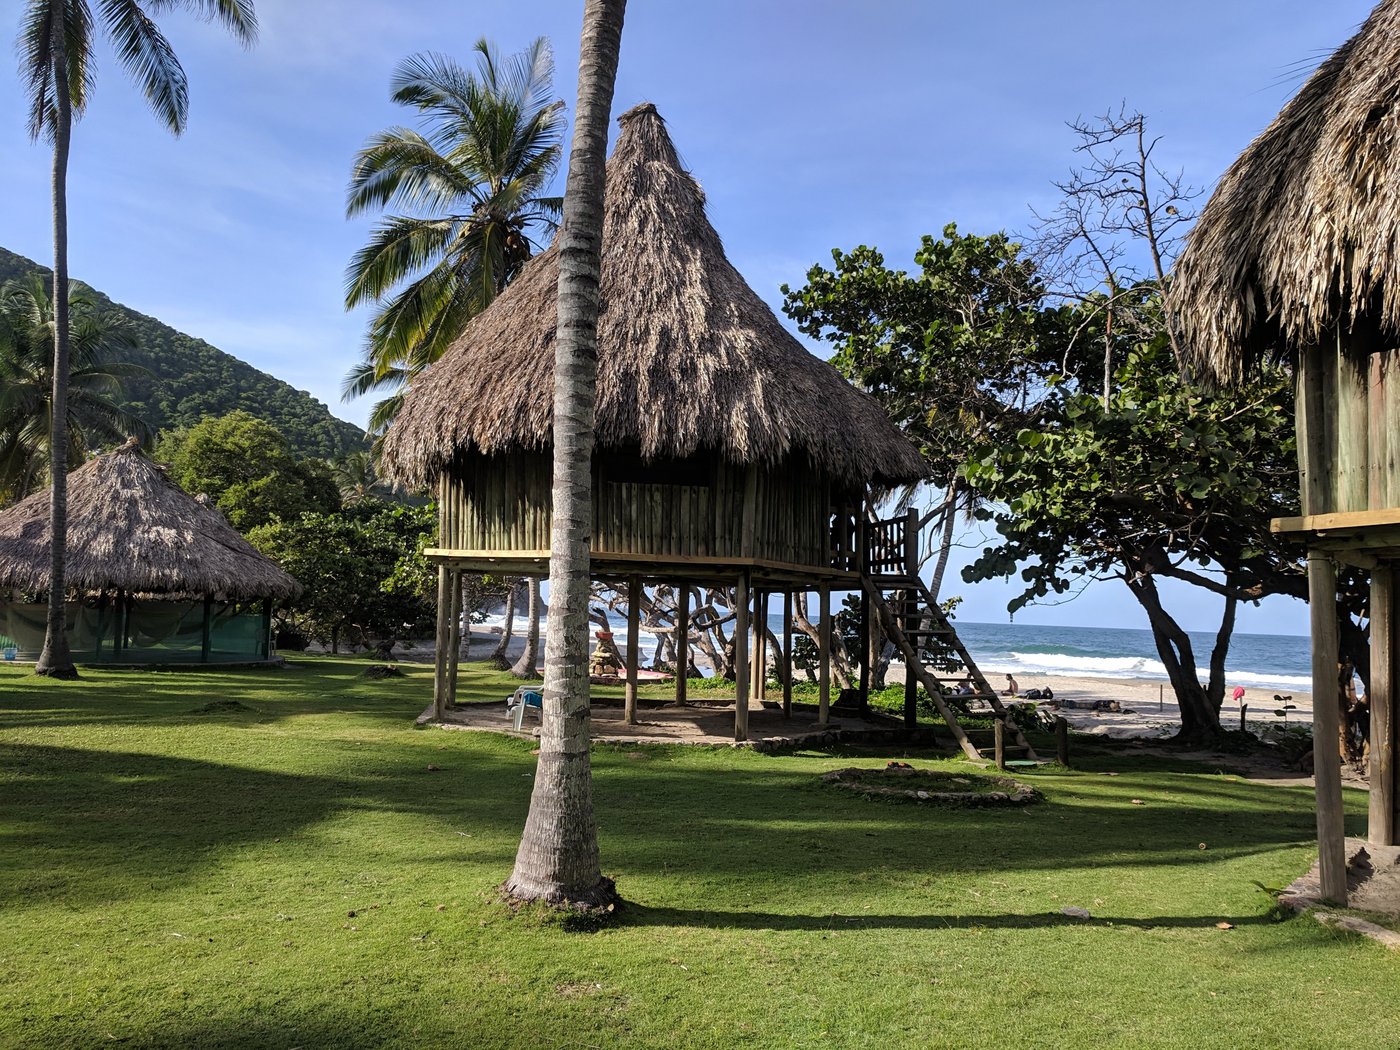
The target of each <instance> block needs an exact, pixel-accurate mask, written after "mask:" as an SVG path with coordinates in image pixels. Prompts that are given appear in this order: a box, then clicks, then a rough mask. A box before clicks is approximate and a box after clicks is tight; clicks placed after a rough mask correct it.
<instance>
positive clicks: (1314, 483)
mask: <svg viewBox="0 0 1400 1050" xmlns="http://www.w3.org/2000/svg"><path fill="white" fill-rule="evenodd" d="M1321 353H1322V348H1321V347H1303V348H1302V349H1301V350H1299V352H1298V375H1297V387H1298V393H1297V426H1298V474H1299V477H1298V481H1299V493H1300V495H1301V497H1302V501H1303V515H1304V516H1305V517H1310V516H1313V515H1317V514H1326V513H1329V512H1332V511H1336V510H1337V509H1338V508H1337V507H1336V505H1335V504H1334V503H1333V502H1332V499H1331V491H1332V486H1331V469H1332V468H1331V455H1330V451H1329V442H1328V440H1327V430H1326V428H1327V419H1328V415H1327V408H1326V403H1325V398H1324V383H1323V372H1324V368H1323V363H1322V360H1321Z"/></svg>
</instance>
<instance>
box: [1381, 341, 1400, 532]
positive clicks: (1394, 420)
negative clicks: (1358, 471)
mask: <svg viewBox="0 0 1400 1050" xmlns="http://www.w3.org/2000/svg"><path fill="white" fill-rule="evenodd" d="M1376 356H1377V357H1379V358H1381V359H1382V360H1383V364H1382V366H1381V367H1382V369H1383V371H1384V374H1385V377H1386V384H1385V402H1384V405H1383V406H1382V411H1383V413H1384V416H1385V430H1386V433H1387V434H1388V435H1389V437H1388V438H1387V443H1386V461H1385V463H1386V465H1385V478H1386V481H1385V498H1384V500H1383V502H1382V504H1381V505H1382V506H1385V507H1400V375H1397V374H1396V369H1397V368H1400V350H1388V351H1386V352H1385V353H1384V354H1377V355H1376Z"/></svg>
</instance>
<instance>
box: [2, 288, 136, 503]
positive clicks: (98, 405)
mask: <svg viewBox="0 0 1400 1050" xmlns="http://www.w3.org/2000/svg"><path fill="white" fill-rule="evenodd" d="M85 292H86V289H85V288H84V287H83V286H82V285H75V286H74V288H73V290H72V292H71V294H70V296H69V300H68V302H69V317H70V318H71V320H70V332H69V363H70V368H69V371H68V377H69V378H68V386H67V390H68V396H67V398H66V399H65V400H66V402H67V404H66V408H67V414H68V419H67V422H66V424H65V426H64V429H65V430H66V431H67V435H68V440H67V448H66V453H65V456H64V459H65V462H77V461H79V460H81V459H82V458H83V456H84V454H85V452H86V451H87V450H88V449H90V448H92V447H94V446H95V445H102V444H111V443H113V442H117V441H120V440H122V439H123V438H126V437H129V436H133V435H134V436H136V437H139V438H142V439H143V440H144V439H145V438H146V437H147V436H148V435H149V430H148V428H147V426H146V424H145V423H144V422H142V421H141V420H140V419H138V418H136V417H135V416H133V415H132V414H131V413H130V412H127V411H126V410H125V409H124V408H122V407H121V406H120V405H119V404H117V402H116V401H115V400H114V399H115V398H116V397H118V396H120V394H121V390H122V380H124V379H126V378H129V377H132V376H139V375H146V374H147V373H146V370H145V369H144V368H141V367H140V366H139V365H132V364H121V363H112V362H111V358H112V356H113V354H114V352H116V351H121V350H126V349H129V348H130V347H132V346H133V345H134V342H135V341H134V339H133V338H132V334H131V331H130V328H129V326H128V325H127V324H126V322H125V321H124V320H122V319H121V318H119V317H117V316H115V315H106V316H99V315H96V314H94V313H92V306H93V303H92V300H91V299H89V298H88V296H87V295H86V294H85ZM54 314H55V311H54V308H53V303H52V302H51V301H50V300H49V292H48V289H47V288H46V287H45V285H44V279H43V278H42V277H41V276H39V275H38V274H31V275H30V276H28V277H25V278H23V279H21V280H19V281H14V282H11V283H10V284H8V285H6V286H5V287H4V288H3V289H0V501H3V500H5V499H21V498H23V497H24V496H26V495H28V493H29V492H30V490H31V489H32V488H33V487H34V484H35V482H36V481H38V480H39V479H40V478H41V477H42V476H43V475H45V474H47V473H48V471H49V460H50V456H49V441H50V439H51V436H52V432H53V428H52V423H53V413H52V407H51V406H52V404H53V328H54Z"/></svg>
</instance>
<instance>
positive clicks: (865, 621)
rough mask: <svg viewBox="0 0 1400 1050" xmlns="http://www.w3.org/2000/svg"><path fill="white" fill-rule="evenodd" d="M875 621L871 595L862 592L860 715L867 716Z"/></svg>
mask: <svg viewBox="0 0 1400 1050" xmlns="http://www.w3.org/2000/svg"><path fill="white" fill-rule="evenodd" d="M874 619H875V617H873V616H872V615H870V595H868V594H866V593H865V591H863V590H862V591H861V592H860V646H861V649H862V650H864V651H863V652H862V654H861V661H860V679H859V682H860V713H861V714H862V715H863V714H865V713H866V712H867V711H868V710H869V708H870V649H871V645H870V632H871V629H872V626H871V625H872V621H873V620H874Z"/></svg>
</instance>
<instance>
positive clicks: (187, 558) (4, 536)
mask: <svg viewBox="0 0 1400 1050" xmlns="http://www.w3.org/2000/svg"><path fill="white" fill-rule="evenodd" d="M67 549H68V556H67V581H68V586H69V587H71V588H73V589H74V590H81V591H102V590H108V591H112V590H123V591H131V592H134V593H138V594H140V593H160V592H175V593H181V594H215V595H221V596H223V597H226V598H291V597H294V596H296V595H297V594H300V593H301V585H300V584H298V583H297V581H296V580H294V579H292V577H290V576H288V575H287V574H286V573H285V572H283V571H282V570H281V569H279V568H278V567H277V566H276V565H275V564H274V563H273V562H272V561H270V560H269V559H268V558H266V557H264V556H263V555H261V554H259V553H258V552H257V551H256V550H254V549H253V546H252V544H250V543H249V542H248V541H247V540H245V539H244V538H243V537H242V536H240V535H239V534H238V531H237V530H236V529H234V527H233V526H232V525H230V524H229V523H228V522H227V521H225V520H224V516H223V515H222V514H220V513H219V511H218V510H216V509H215V508H214V507H212V506H209V505H208V503H207V502H201V501H199V500H197V499H195V498H194V497H192V496H189V495H187V494H186V493H185V492H184V490H183V489H181V488H180V487H179V486H178V485H176V484H175V483H174V482H173V481H171V480H170V479H169V478H168V477H166V476H165V472H164V471H163V470H161V469H160V468H159V467H158V466H156V465H155V464H154V463H152V462H151V461H150V460H149V459H147V458H146V457H145V456H144V455H142V453H141V450H140V449H138V448H137V447H136V441H135V439H132V440H131V441H128V442H127V443H126V444H125V445H123V446H122V447H121V448H119V449H117V450H116V451H115V452H109V453H107V454H106V455H103V456H98V457H96V458H94V459H91V460H89V461H88V462H86V463H84V464H83V465H82V466H81V467H79V468H78V469H77V470H75V471H73V473H71V474H70V475H68V544H67ZM48 586H49V491H48V490H47V489H45V490H44V491H43V492H36V493H34V494H33V495H31V496H29V497H27V498H25V499H23V500H21V501H20V502H19V503H16V504H15V505H14V506H13V507H10V508H9V509H8V510H4V511H0V588H8V587H17V588H19V589H20V590H25V591H44V590H47V589H48Z"/></svg>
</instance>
